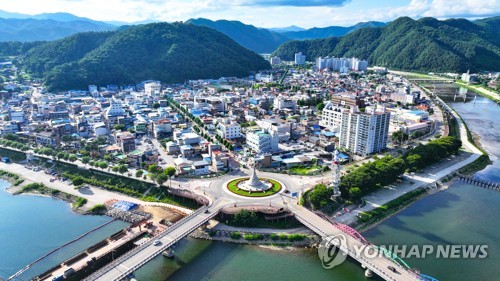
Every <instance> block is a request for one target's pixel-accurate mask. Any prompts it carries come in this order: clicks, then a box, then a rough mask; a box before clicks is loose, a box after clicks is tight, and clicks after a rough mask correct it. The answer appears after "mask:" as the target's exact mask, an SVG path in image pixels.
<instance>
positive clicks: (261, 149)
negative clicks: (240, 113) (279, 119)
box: [246, 130, 279, 153]
mask: <svg viewBox="0 0 500 281" xmlns="http://www.w3.org/2000/svg"><path fill="white" fill-rule="evenodd" d="M246 140H247V145H248V147H250V148H251V149H252V150H253V151H255V152H256V153H273V152H277V151H278V144H279V138H278V135H276V134H275V133H274V132H268V131H266V130H263V131H256V132H248V133H247V138H246Z"/></svg>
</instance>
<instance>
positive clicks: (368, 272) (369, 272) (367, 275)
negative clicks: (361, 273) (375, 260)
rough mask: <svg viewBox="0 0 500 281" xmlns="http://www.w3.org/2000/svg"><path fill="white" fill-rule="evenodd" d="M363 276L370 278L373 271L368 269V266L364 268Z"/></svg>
mask: <svg viewBox="0 0 500 281" xmlns="http://www.w3.org/2000/svg"><path fill="white" fill-rule="evenodd" d="M365 277H368V278H372V277H373V271H371V270H369V269H368V268H367V269H366V270H365Z"/></svg>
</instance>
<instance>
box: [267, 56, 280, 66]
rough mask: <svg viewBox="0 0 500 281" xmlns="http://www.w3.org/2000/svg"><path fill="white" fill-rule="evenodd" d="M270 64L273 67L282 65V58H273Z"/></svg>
mask: <svg viewBox="0 0 500 281" xmlns="http://www.w3.org/2000/svg"><path fill="white" fill-rule="evenodd" d="M269 63H270V64H271V65H279V64H281V58H280V57H278V56H274V57H271V58H270V59H269Z"/></svg>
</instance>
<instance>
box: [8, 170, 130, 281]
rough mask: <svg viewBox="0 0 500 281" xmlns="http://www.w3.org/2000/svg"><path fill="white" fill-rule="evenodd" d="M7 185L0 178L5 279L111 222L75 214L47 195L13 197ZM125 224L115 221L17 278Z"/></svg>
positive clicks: (48, 265) (32, 274) (54, 262)
mask: <svg viewBox="0 0 500 281" xmlns="http://www.w3.org/2000/svg"><path fill="white" fill-rule="evenodd" d="M9 185H10V184H9V183H8V182H6V181H3V180H0V218H1V220H0V278H3V279H7V278H8V277H9V276H11V275H12V274H14V273H15V272H17V271H18V270H20V269H21V268H23V267H24V266H26V265H28V264H29V263H31V262H33V261H35V260H36V259H38V258H40V257H41V256H43V255H45V254H46V253H48V252H50V251H52V250H54V249H56V248H57V247H59V246H61V245H63V244H64V243H66V242H68V241H71V240H73V239H75V238H77V237H79V236H80V235H82V234H84V233H85V232H87V231H89V230H92V229H94V228H95V227H98V226H100V225H103V224H105V223H106V222H109V221H111V218H109V217H106V216H81V215H77V214H75V213H74V212H72V211H71V207H70V206H69V204H68V203H66V202H64V201H60V200H55V199H52V198H50V197H45V196H36V195H25V194H23V195H16V196H13V195H11V194H10V193H8V192H7V191H5V189H6V188H7V187H8V186H9ZM127 225H128V224H127V223H124V222H121V221H114V222H112V223H110V224H108V225H107V226H105V227H103V228H101V229H99V230H98V231H95V232H93V233H92V235H89V236H87V237H85V239H82V240H80V241H78V243H75V244H72V245H71V247H67V248H64V249H63V250H62V251H58V252H56V253H54V254H53V255H50V256H49V257H48V258H47V259H44V260H43V261H42V262H40V263H37V264H36V265H35V266H34V267H33V268H32V269H30V270H29V271H27V272H25V273H24V274H23V275H22V276H20V278H19V279H17V280H29V279H30V278H33V277H35V276H36V275H37V274H41V273H43V272H44V271H46V270H48V269H50V268H51V267H53V266H55V265H57V264H58V263H60V262H62V261H64V260H66V259H68V258H70V257H72V256H74V255H75V254H77V253H78V252H80V251H82V250H84V249H86V248H87V247H89V246H91V245H93V244H95V243H96V242H98V241H100V240H102V239H104V238H106V237H107V236H109V235H111V234H113V233H116V232H117V231H118V230H120V229H123V228H125V227H126V226H127Z"/></svg>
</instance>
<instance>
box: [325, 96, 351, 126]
mask: <svg viewBox="0 0 500 281" xmlns="http://www.w3.org/2000/svg"><path fill="white" fill-rule="evenodd" d="M346 110H347V109H345V108H343V107H338V106H335V105H334V104H333V103H332V102H331V101H329V102H327V103H326V105H325V107H324V108H323V111H322V114H321V120H320V121H319V124H320V125H321V126H323V127H326V128H328V129H329V130H330V131H332V132H338V131H339V129H340V125H341V123H342V112H344V111H346Z"/></svg>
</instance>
